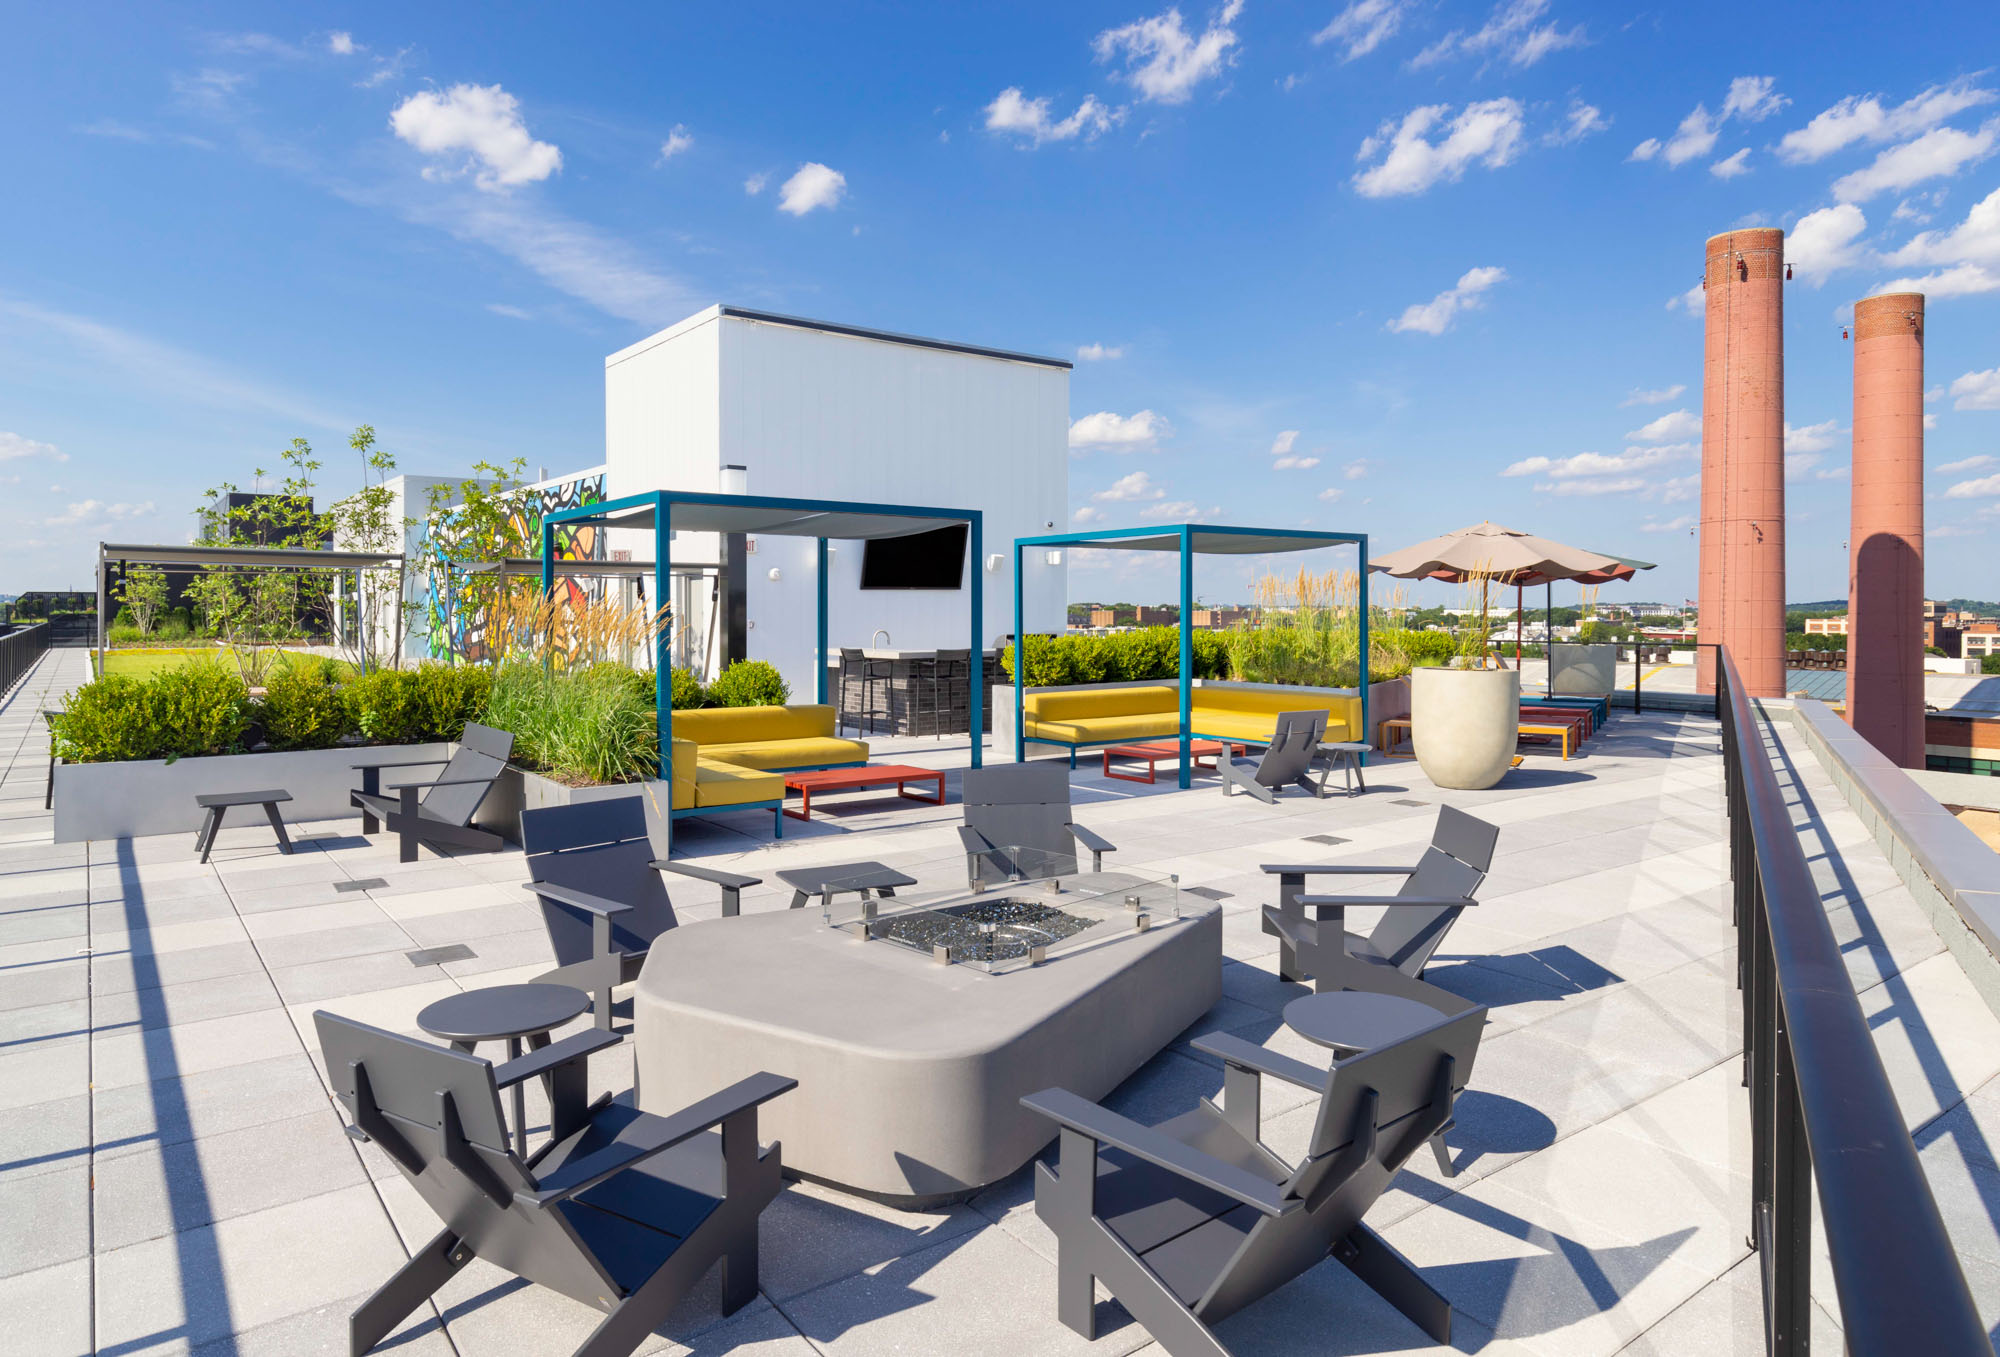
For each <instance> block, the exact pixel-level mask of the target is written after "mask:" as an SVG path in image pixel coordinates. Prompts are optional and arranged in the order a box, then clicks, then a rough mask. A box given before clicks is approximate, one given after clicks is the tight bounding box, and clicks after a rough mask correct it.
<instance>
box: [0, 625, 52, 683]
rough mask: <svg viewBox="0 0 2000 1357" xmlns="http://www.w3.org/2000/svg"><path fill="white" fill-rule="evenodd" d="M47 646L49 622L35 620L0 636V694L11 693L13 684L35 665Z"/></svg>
mask: <svg viewBox="0 0 2000 1357" xmlns="http://www.w3.org/2000/svg"><path fill="white" fill-rule="evenodd" d="M48 648H49V624H48V623H46V622H37V623H35V624H34V625H33V626H31V627H22V628H21V629H20V630H19V631H10V632H8V633H7V634H6V635H5V636H0V694H6V693H11V692H13V691H14V685H15V684H17V683H19V682H20V681H21V680H22V678H24V677H25V676H26V675H27V672H28V671H29V670H30V669H33V668H34V667H35V661H36V660H39V659H40V658H41V657H42V655H43V653H44V652H45V651H47V650H48Z"/></svg>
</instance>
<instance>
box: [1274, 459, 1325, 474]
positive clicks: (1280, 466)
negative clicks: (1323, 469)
mask: <svg viewBox="0 0 2000 1357" xmlns="http://www.w3.org/2000/svg"><path fill="white" fill-rule="evenodd" d="M1318 465H1319V458H1317V457H1290V456H1287V457H1278V458H1274V459H1273V460H1272V462H1271V469H1272V470H1273V471H1311V470H1312V469H1313V468H1314V467H1316V466H1318Z"/></svg>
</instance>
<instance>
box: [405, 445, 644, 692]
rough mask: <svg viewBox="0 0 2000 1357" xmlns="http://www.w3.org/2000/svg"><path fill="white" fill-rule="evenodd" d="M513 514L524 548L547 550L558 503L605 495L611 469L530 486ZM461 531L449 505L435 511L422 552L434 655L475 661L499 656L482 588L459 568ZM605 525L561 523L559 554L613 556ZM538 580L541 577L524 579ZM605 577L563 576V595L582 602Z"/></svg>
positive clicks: (527, 552)
mask: <svg viewBox="0 0 2000 1357" xmlns="http://www.w3.org/2000/svg"><path fill="white" fill-rule="evenodd" d="M514 498H515V505H514V508H513V511H512V513H511V514H510V516H509V519H508V524H509V527H508V535H509V536H511V537H513V539H514V540H515V541H516V542H518V543H519V544H520V547H519V554H520V555H522V556H539V555H540V554H541V545H540V544H541V540H542V520H543V518H544V517H545V516H546V515H548V514H552V513H554V512H556V511H557V510H559V509H578V508H582V507H583V506H585V505H590V504H601V503H603V501H604V473H603V472H601V471H597V472H591V473H588V474H585V475H582V476H578V477H575V478H573V479H570V480H562V481H551V482H549V483H547V484H545V485H533V486H528V487H526V488H525V489H523V490H521V491H519V492H518V493H517V494H516V495H515V497H514ZM458 540H459V539H458V538H457V537H455V536H454V533H453V521H452V514H451V511H450V510H446V511H444V512H443V513H440V514H433V515H431V518H430V521H429V522H428V523H427V524H426V525H425V527H424V531H423V535H422V538H421V541H420V542H419V546H418V555H419V556H420V558H421V559H422V562H423V581H424V583H423V589H424V592H425V598H424V599H423V612H424V616H425V617H426V618H427V619H428V623H429V630H428V633H427V637H428V642H427V649H428V652H429V654H430V657H431V658H432V659H435V660H450V661H453V662H455V663H456V662H472V663H479V662H481V661H486V660H491V659H493V658H495V655H494V649H493V646H492V645H491V644H489V641H488V637H487V635H486V618H485V615H484V614H485V610H484V609H483V608H482V607H481V606H480V603H479V598H478V593H479V590H477V589H468V588H467V586H466V579H465V576H464V574H463V572H462V570H461V569H460V568H459V567H460V566H461V565H462V564H463V562H462V559H461V558H462V557H463V556H464V553H463V552H462V551H454V550H453V547H454V545H455V544H456V543H457V541H458ZM605 543H606V537H605V533H604V530H603V529H602V528H599V527H597V526H595V525H590V524H586V525H583V526H578V527H559V528H557V530H556V557H557V559H559V560H565V561H602V560H607V559H609V556H608V553H607V551H606V548H605ZM522 583H523V584H524V585H527V586H529V587H537V586H538V585H539V581H533V580H528V581H522ZM605 587H606V581H605V580H603V579H589V578H564V577H562V576H557V577H556V583H555V588H556V593H557V595H558V597H562V596H565V595H567V596H568V597H569V598H571V599H573V600H575V601H577V602H582V601H585V600H587V599H594V598H600V597H602V596H603V593H604V590H605Z"/></svg>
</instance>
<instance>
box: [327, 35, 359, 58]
mask: <svg viewBox="0 0 2000 1357" xmlns="http://www.w3.org/2000/svg"><path fill="white" fill-rule="evenodd" d="M326 50H327V51H329V52H331V53H333V54H334V55H335V56H337V57H351V56H353V55H354V54H355V53H356V52H364V51H366V50H368V49H367V48H365V47H363V46H362V45H361V44H360V43H358V42H356V41H355V40H354V35H353V34H352V33H342V32H339V31H337V30H336V31H335V32H332V33H329V34H327V35H326Z"/></svg>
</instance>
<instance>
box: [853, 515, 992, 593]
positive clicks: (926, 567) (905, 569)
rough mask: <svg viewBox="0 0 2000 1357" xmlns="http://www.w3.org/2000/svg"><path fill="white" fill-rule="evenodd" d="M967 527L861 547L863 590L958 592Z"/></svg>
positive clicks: (959, 525)
mask: <svg viewBox="0 0 2000 1357" xmlns="http://www.w3.org/2000/svg"><path fill="white" fill-rule="evenodd" d="M965 532H966V525H965V524H963V523H954V524H952V525H951V526H950V527H948V528H938V529H937V530H935V531H933V532H918V533H912V534H910V535H909V536H908V537H871V538H870V539H868V540H867V541H866V542H863V543H862V544H861V587H862V588H863V589H956V588H958V587H959V585H960V584H961V583H963V581H964V579H965Z"/></svg>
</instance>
